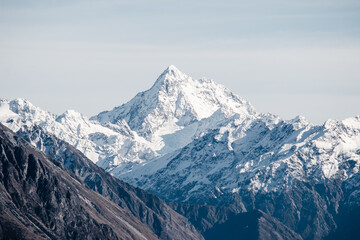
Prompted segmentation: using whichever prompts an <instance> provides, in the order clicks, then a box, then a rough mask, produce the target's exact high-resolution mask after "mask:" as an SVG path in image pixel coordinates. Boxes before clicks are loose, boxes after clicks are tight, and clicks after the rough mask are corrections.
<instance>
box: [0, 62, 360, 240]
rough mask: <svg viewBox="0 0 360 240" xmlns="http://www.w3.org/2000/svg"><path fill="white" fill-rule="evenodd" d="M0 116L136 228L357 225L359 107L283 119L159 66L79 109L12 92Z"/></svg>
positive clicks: (278, 231) (195, 232) (333, 228)
mask: <svg viewBox="0 0 360 240" xmlns="http://www.w3.org/2000/svg"><path fill="white" fill-rule="evenodd" d="M334 111H336V110H335V109H334ZM0 122H1V123H2V124H4V125H5V126H6V127H7V128H9V129H10V130H12V131H13V132H15V133H16V134H17V135H18V136H21V137H22V138H24V139H25V140H27V141H28V142H29V143H30V144H31V145H32V146H33V147H35V148H37V149H38V150H40V151H42V152H43V153H45V154H46V155H47V156H48V157H50V158H51V159H55V160H57V161H58V162H60V163H59V164H63V165H61V166H64V167H65V168H67V169H69V170H70V171H71V172H72V174H75V176H77V177H78V178H79V180H80V181H83V182H84V184H86V185H87V186H88V188H90V189H92V190H94V191H96V192H98V193H100V194H101V195H102V197H105V198H107V199H108V200H110V201H112V202H115V203H116V205H117V206H120V207H122V209H125V210H124V211H126V213H127V214H130V215H131V217H129V219H131V221H132V222H134V224H135V223H136V224H137V225H136V226H138V229H145V230H144V231H145V233H144V234H141V235H139V234H138V235H137V236H141V237H144V236H148V237H149V238H156V237H158V238H161V239H202V238H203V237H204V238H205V239H359V236H360V173H359V167H360V116H355V117H352V118H348V119H345V120H342V121H336V120H331V119H329V120H327V121H326V122H325V123H324V124H323V125H313V124H312V123H310V122H308V121H307V120H306V119H305V118H304V117H302V116H298V117H296V118H294V119H291V120H284V119H281V118H279V117H278V116H276V115H273V114H270V113H266V114H264V113H259V112H257V111H256V110H255V108H254V107H253V106H252V105H251V104H250V103H249V102H247V101H246V100H244V99H242V98H241V97H239V96H237V95H236V94H234V93H232V92H231V91H230V90H229V89H227V88H226V87H224V86H222V85H219V84H217V83H215V82H214V81H213V80H210V79H206V78H202V79H193V78H191V77H190V76H187V75H186V74H184V73H182V72H181V71H179V70H178V69H177V68H176V67H175V66H169V67H168V68H167V69H166V70H165V71H164V72H163V73H162V74H161V75H160V76H159V78H158V79H157V80H156V81H155V83H154V85H153V86H152V87H151V88H150V89H149V90H147V91H144V92H141V93H138V94H137V95H136V96H135V97H134V98H133V99H131V100H130V101H129V102H127V103H125V104H123V105H121V106H119V107H115V108H114V109H112V110H110V111H104V112H101V113H99V114H98V115H96V116H93V117H91V118H87V117H85V116H84V115H82V114H80V113H78V112H76V111H74V110H68V111H66V112H65V113H63V114H61V115H59V116H58V115H55V114H52V113H49V112H47V111H45V110H42V109H40V108H39V107H36V106H34V105H33V104H31V103H30V102H29V101H27V100H25V99H15V100H12V101H8V100H0ZM3 131H5V132H7V131H9V130H3ZM15 133H14V134H15ZM11 134H13V133H11ZM11 134H10V133H7V135H11ZM5 135H6V134H5ZM11 136H12V135H11ZM9 144H10V143H9ZM9 144H8V145H9ZM26 148H29V146H27V147H26ZM2 151H5V150H4V148H3V149H2ZM31 151H35V150H31ZM5 155H6V154H5ZM29 159H30V158H29ZM79 159H80V160H81V161H80V160H79ZM88 159H90V160H91V161H92V162H93V163H95V164H96V165H97V166H96V165H95V164H93V163H92V162H90V161H89V160H88ZM29 161H30V160H29ZM31 161H33V160H31ZM79 161H80V162H79ZM99 167H100V168H102V169H104V170H105V171H106V172H107V173H105V171H103V170H101V169H100V168H99ZM49 168H50V167H49ZM111 175H112V176H113V177H112V176H111ZM119 179H120V180H121V181H120V180H119ZM122 181H125V182H127V183H130V184H131V185H134V186H135V187H138V188H135V187H132V186H130V185H128V184H126V183H124V182H122ZM139 188H141V189H144V190H145V191H147V192H149V193H150V194H149V193H146V192H145V191H142V190H140V189H139ZM119 189H122V190H119ZM123 189H126V190H123ZM84 191H85V190H84ZM86 191H87V190H86ZM124 192H126V194H125V193H124ZM129 192H130V193H129ZM94 193H95V192H94ZM86 194H89V193H86ZM96 194H97V193H96ZM152 194H154V195H156V196H157V197H156V196H154V195H152ZM124 196H126V197H124ZM129 196H130V197H129ZM158 197H159V198H161V199H163V200H165V202H166V203H165V202H164V201H162V200H160V199H159V198H158ZM123 198H126V199H128V201H125V200H124V199H123ZM129 199H131V200H129ZM94 201H95V200H94ZM102 201H105V200H102ZM150 202H151V203H150ZM134 204H135V206H136V207H134ZM139 206H141V207H139ZM170 207H171V208H170ZM172 209H173V210H175V211H177V212H178V213H180V214H181V215H183V216H185V217H186V218H187V219H186V218H184V217H183V216H181V215H180V214H178V213H176V212H175V211H173V210H172ZM116 211H119V212H120V210H116ZM109 214H110V213H109ZM130 215H129V216H130ZM111 218H113V217H112V216H111V217H110V219H111ZM133 218H136V219H135V220H133ZM106 221H108V220H106ZM129 221H130V220H129ZM188 221H190V222H191V223H190V222H188ZM109 226H110V229H111V224H110V225H109ZM2 228H4V227H2ZM195 228H196V229H195ZM106 229H107V228H106ZM49 231H50V230H49ZM106 231H107V232H106V234H107V235H106V236H107V237H108V236H112V235H116V234H117V232H116V231H115V232H113V231H110V230H106ZM149 231H150V232H149ZM151 231H152V232H153V235H152V232H151ZM137 232H138V231H137V230H136V231H135V232H134V230H132V232H131V233H132V234H135V235H136V233H137ZM200 233H201V235H200ZM146 234H147V235H146ZM45 235H46V234H45ZM61 236H63V235H61ZM64 236H65V235H64ZM120 238H121V237H120ZM130 238H131V237H130Z"/></svg>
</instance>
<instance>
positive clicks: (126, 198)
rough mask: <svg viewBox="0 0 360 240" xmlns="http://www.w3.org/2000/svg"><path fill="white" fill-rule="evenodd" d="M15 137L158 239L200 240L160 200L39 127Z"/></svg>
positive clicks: (196, 233) (194, 230) (190, 228)
mask: <svg viewBox="0 0 360 240" xmlns="http://www.w3.org/2000/svg"><path fill="white" fill-rule="evenodd" d="M18 134H19V135H20V136H22V137H23V138H24V139H26V140H27V141H28V142H31V143H32V144H33V145H35V146H36V147H37V148H38V149H42V150H43V151H44V152H45V153H46V154H48V155H49V156H51V157H53V158H54V159H56V160H57V161H59V162H61V163H63V164H64V166H66V167H67V168H68V169H69V170H70V171H71V172H73V173H74V174H75V175H76V176H77V177H78V178H79V179H81V180H82V181H83V182H84V183H85V184H86V185H87V186H88V187H89V188H91V189H92V190H94V191H96V192H98V193H99V194H101V195H102V196H104V197H106V198H107V199H109V200H111V201H113V202H114V203H116V204H117V205H119V206H120V207H121V208H123V209H126V210H128V211H129V212H130V213H131V214H133V216H135V217H136V218H137V219H139V220H140V221H141V222H142V223H144V224H146V225H147V226H148V227H149V228H150V229H151V230H152V231H153V232H154V233H155V234H156V235H157V236H158V237H159V238H161V239H176V240H177V239H183V240H186V239H203V237H202V236H201V234H200V233H199V232H198V231H197V230H196V229H195V227H194V226H193V225H192V224H191V223H190V222H189V221H188V220H187V219H186V218H185V217H183V216H181V215H180V214H178V213H177V212H176V211H174V210H173V209H172V208H171V207H169V206H168V205H167V204H166V203H165V202H164V201H163V200H161V199H159V198H158V197H156V196H155V195H153V194H150V193H147V192H145V191H144V190H142V189H140V188H136V187H133V186H131V185H130V184H127V183H125V182H123V181H121V180H119V179H117V178H115V177H112V176H111V175H110V174H108V173H106V172H105V171H104V170H103V169H102V168H100V167H98V166H97V165H95V164H94V163H93V162H91V161H90V160H89V159H88V158H86V157H85V156H84V154H82V153H81V152H80V151H78V150H77V149H75V148H74V147H72V146H71V145H70V144H68V143H66V142H64V141H62V140H60V139H58V138H56V137H55V136H53V135H51V134H48V133H46V132H44V131H43V130H42V129H41V128H40V127H37V126H34V127H32V128H30V129H25V128H24V129H22V130H20V131H18Z"/></svg>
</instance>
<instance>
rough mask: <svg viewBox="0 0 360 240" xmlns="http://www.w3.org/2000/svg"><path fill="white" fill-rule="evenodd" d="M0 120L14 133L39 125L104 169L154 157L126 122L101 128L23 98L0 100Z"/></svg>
mask: <svg viewBox="0 0 360 240" xmlns="http://www.w3.org/2000/svg"><path fill="white" fill-rule="evenodd" d="M0 120H1V122H3V123H4V124H5V125H6V126H7V127H9V128H10V129H12V130H13V131H15V132H17V131H19V130H20V129H30V128H31V127H32V126H34V125H38V126H40V127H41V128H42V129H43V130H44V131H45V132H47V133H50V134H54V135H55V136H57V137H58V138H60V139H62V140H64V141H67V142H68V143H70V144H71V145H73V146H75V147H76V148H77V149H79V150H80V151H81V152H83V153H84V154H85V155H86V156H87V157H88V158H89V159H91V160H92V161H94V162H96V163H97V164H98V165H99V166H101V167H103V168H105V169H111V168H112V167H113V165H114V164H115V165H118V164H120V163H122V162H141V161H142V159H144V158H145V159H146V158H152V157H155V156H156V155H157V154H156V153H155V152H154V151H152V150H151V148H150V147H149V146H148V145H149V143H148V142H147V141H146V140H145V139H143V138H142V137H139V136H138V135H137V134H136V133H135V132H133V131H131V130H130V129H129V127H128V125H127V124H126V122H122V124H121V123H119V124H117V125H116V126H113V125H111V124H108V125H105V126H102V125H100V124H99V123H97V122H94V121H90V120H89V119H87V118H86V117H85V116H83V115H82V114H80V113H78V112H76V111H74V110H67V111H66V112H65V113H63V114H61V115H60V116H56V115H54V114H51V113H49V112H47V111H44V110H42V109H40V108H38V107H36V106H34V105H33V104H31V103H30V102H29V101H27V100H24V99H15V100H12V101H7V100H1V101H0Z"/></svg>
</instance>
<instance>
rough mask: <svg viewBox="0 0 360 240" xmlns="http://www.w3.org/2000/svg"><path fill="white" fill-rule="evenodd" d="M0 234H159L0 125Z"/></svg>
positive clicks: (151, 236) (16, 236)
mask: <svg viewBox="0 0 360 240" xmlns="http://www.w3.org/2000/svg"><path fill="white" fill-rule="evenodd" d="M0 151H1V152H0V220H1V221H0V226H1V228H0V230H1V231H0V239H158V237H157V236H156V235H155V234H154V233H153V232H152V231H151V230H150V229H149V228H148V227H147V226H146V225H145V224H143V223H141V222H140V221H139V220H138V219H137V218H135V217H134V216H133V215H132V214H131V213H129V212H128V211H127V210H125V209H122V208H120V207H119V206H118V205H116V204H114V203H113V202H111V201H109V200H108V199H106V198H104V197H103V196H101V195H99V194H97V193H96V192H94V191H92V190H90V189H89V188H88V187H86V185H85V184H84V183H82V182H81V180H80V179H78V177H76V176H75V175H74V174H72V173H71V172H70V171H68V170H67V169H66V168H65V167H64V166H63V165H62V164H61V163H60V162H58V161H55V160H53V159H51V158H49V157H48V156H46V155H45V154H43V153H42V152H40V151H38V150H36V149H35V148H33V147H32V146H31V145H30V144H29V143H27V142H26V141H25V140H24V139H22V138H21V137H19V136H18V135H16V134H14V133H13V132H11V131H10V130H9V129H7V128H6V127H4V126H3V125H1V124H0Z"/></svg>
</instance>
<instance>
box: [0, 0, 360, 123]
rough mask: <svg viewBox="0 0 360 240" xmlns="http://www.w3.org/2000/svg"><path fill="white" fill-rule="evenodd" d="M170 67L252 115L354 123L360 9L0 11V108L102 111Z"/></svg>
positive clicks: (166, 5) (36, 7) (207, 6)
mask: <svg viewBox="0 0 360 240" xmlns="http://www.w3.org/2000/svg"><path fill="white" fill-rule="evenodd" d="M170 64H174V65H175V66H177V67H178V68H179V69H180V70H182V71H183V72H184V73H187V74H189V75H190V76H192V77H194V78H200V77H204V76H206V77H208V78H212V79H214V80H215V81H216V82H218V83H221V84H223V85H225V86H227V87H228V88H230V89H231V90H232V91H233V92H235V93H236V94H238V95H240V96H242V97H243V98H245V99H247V100H249V101H250V102H251V103H252V104H253V105H254V106H255V108H256V109H257V110H258V111H260V112H272V113H274V114H278V115H280V116H281V117H283V118H285V119H289V118H293V117H295V116H296V115H304V116H305V117H306V118H307V119H309V120H310V121H311V122H314V123H318V124H319V123H322V122H323V121H324V120H326V119H328V118H334V119H343V118H346V117H350V116H355V115H359V114H360V108H359V106H360V1H359V0H356V1H350V0H336V1H335V0H303V1H296V0H292V1H290V0H282V1H281V0H280V1H276V0H274V1H268V0H264V1H257V0H255V1H224V0H222V1H214V0H206V1H205V0H202V1H195V0H193V1H188V0H182V1H171V0H166V1H165V0H164V1H156V0H153V1H145V0H144V1H137V0H129V1H121V0H119V1H116V0H103V1H100V0H99V1H89V0H86V1H85V0H84V1H70V0H68V1H58V0H57V1H55V0H54V1H49V0H44V1H36V0H35V1H28V0H24V1H17V0H11V1H10V0H7V1H3V0H0V97H1V98H6V99H14V98H18V97H22V98H27V99H29V100H30V101H31V102H33V103H34V104H35V105H38V106H40V107H42V108H44V109H46V110H48V111H50V112H54V113H57V114H60V113H62V112H63V111H65V110H66V109H75V110H77V111H79V112H81V113H84V114H85V115H87V116H92V115H95V114H97V113H98V112H100V111H103V110H108V109H112V108H113V107H114V106H118V105H121V104H122V103H125V102H126V101H128V100H130V99H131V98H132V97H133V96H135V94H136V93H137V92H139V91H144V90H146V89H148V88H149V87H151V85H152V84H153V82H154V81H155V80H156V78H157V77H158V75H159V74H161V72H162V71H163V70H164V69H165V68H166V67H167V66H168V65H170Z"/></svg>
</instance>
